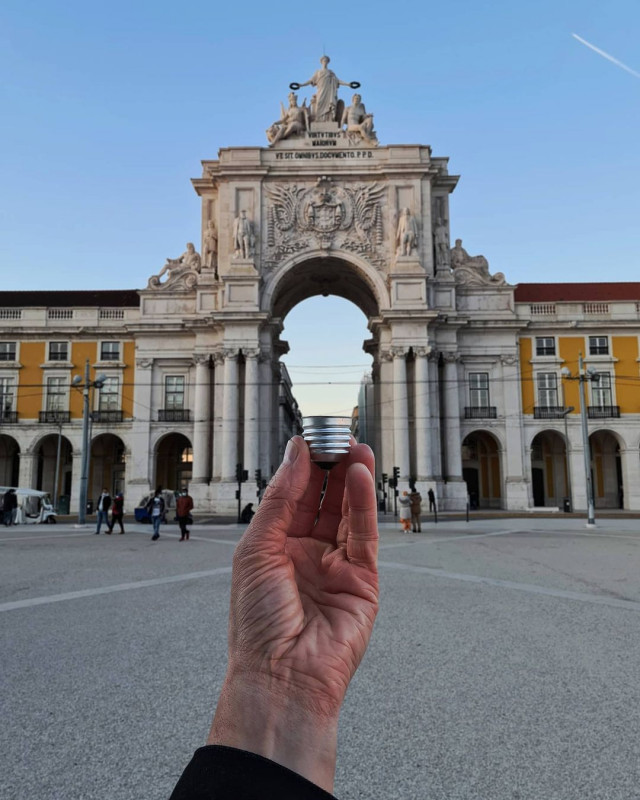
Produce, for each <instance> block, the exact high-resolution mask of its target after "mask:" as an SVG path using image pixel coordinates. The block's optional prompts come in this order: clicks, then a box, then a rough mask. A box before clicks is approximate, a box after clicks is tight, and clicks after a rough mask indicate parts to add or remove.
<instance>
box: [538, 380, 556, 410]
mask: <svg viewBox="0 0 640 800" xmlns="http://www.w3.org/2000/svg"><path fill="white" fill-rule="evenodd" d="M538 405H539V406H541V407H542V408H555V407H557V405H558V378H557V375H556V374H555V372H539V373H538Z"/></svg>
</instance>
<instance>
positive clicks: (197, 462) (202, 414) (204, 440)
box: [191, 355, 211, 483]
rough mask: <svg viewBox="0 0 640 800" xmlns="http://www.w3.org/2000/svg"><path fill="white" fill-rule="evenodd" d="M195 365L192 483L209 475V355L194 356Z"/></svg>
mask: <svg viewBox="0 0 640 800" xmlns="http://www.w3.org/2000/svg"><path fill="white" fill-rule="evenodd" d="M194 361H195V365H196V385H195V401H194V405H193V416H194V421H193V442H192V446H193V477H192V479H191V482H192V483H205V482H206V481H207V480H208V479H209V477H210V464H211V462H210V459H209V452H210V449H209V448H210V437H211V426H210V420H209V409H210V406H211V380H210V370H209V356H205V355H197V356H195V357H194Z"/></svg>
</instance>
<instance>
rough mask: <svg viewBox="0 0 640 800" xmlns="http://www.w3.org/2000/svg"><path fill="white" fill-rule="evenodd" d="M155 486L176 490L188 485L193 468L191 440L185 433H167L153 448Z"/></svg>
mask: <svg viewBox="0 0 640 800" xmlns="http://www.w3.org/2000/svg"><path fill="white" fill-rule="evenodd" d="M153 462H154V463H153V474H154V481H153V483H154V486H161V487H162V488H163V489H169V490H171V491H175V490H177V489H181V488H182V487H183V486H188V484H189V482H190V481H191V477H192V470H193V449H192V443H191V440H190V439H188V438H187V437H186V436H185V435H184V434H183V433H176V432H171V433H165V434H164V435H163V436H161V437H159V438H158V440H157V441H156V443H155V446H154V450H153Z"/></svg>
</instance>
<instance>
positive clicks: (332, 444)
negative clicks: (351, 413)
mask: <svg viewBox="0 0 640 800" xmlns="http://www.w3.org/2000/svg"><path fill="white" fill-rule="evenodd" d="M302 427H303V432H302V438H303V439H304V440H305V442H306V443H307V445H308V446H309V451H310V453H311V460H312V461H313V462H315V463H316V464H317V465H318V466H319V467H322V468H323V469H331V467H333V466H334V465H335V464H337V463H339V462H340V461H342V459H343V458H344V457H345V456H346V455H348V453H349V450H350V449H351V418H350V417H303V418H302Z"/></svg>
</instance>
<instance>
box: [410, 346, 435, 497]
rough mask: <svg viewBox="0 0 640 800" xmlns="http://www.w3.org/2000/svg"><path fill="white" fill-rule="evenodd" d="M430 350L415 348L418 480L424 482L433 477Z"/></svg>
mask: <svg viewBox="0 0 640 800" xmlns="http://www.w3.org/2000/svg"><path fill="white" fill-rule="evenodd" d="M429 350H430V348H428V347H415V348H414V351H413V352H414V354H415V378H414V380H415V416H416V423H415V437H416V438H415V441H416V478H417V480H419V481H424V480H426V479H427V478H429V477H431V475H432V472H431V468H430V466H431V465H430V463H429V449H430V448H429V435H430V429H431V412H430V403H429V362H428V361H427V356H428V355H429Z"/></svg>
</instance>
